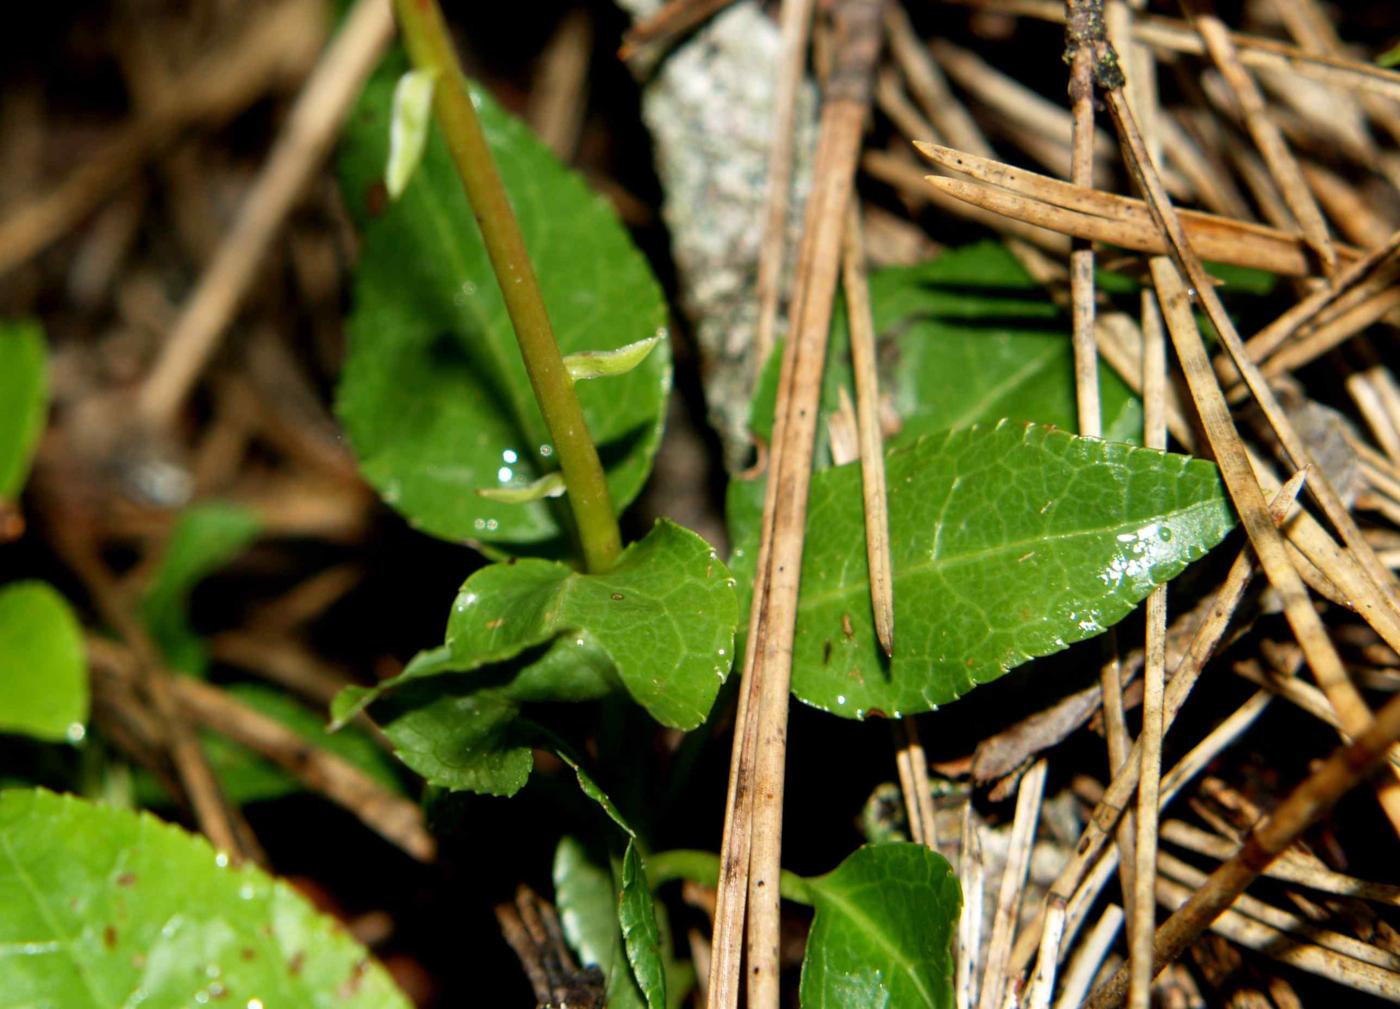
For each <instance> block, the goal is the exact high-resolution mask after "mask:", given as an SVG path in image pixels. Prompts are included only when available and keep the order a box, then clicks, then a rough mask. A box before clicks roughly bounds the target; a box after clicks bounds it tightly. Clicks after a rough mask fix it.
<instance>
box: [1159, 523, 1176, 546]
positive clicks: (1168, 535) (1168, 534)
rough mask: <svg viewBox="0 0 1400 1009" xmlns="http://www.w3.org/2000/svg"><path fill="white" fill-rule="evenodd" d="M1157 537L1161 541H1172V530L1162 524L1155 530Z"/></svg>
mask: <svg viewBox="0 0 1400 1009" xmlns="http://www.w3.org/2000/svg"><path fill="white" fill-rule="evenodd" d="M1157 538H1158V539H1159V540H1161V541H1162V542H1163V543H1170V542H1171V541H1172V531H1171V530H1170V529H1168V528H1167V527H1166V526H1162V527H1161V528H1160V529H1158V530H1157Z"/></svg>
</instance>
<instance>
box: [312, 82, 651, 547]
mask: <svg viewBox="0 0 1400 1009" xmlns="http://www.w3.org/2000/svg"><path fill="white" fill-rule="evenodd" d="M403 69H404V63H403V60H402V58H401V57H399V56H395V57H392V58H390V59H389V60H387V61H386V62H385V64H384V65H383V66H382V67H381V68H380V70H379V71H378V73H376V75H375V76H374V78H373V80H371V82H370V84H369V85H368V86H367V88H366V89H365V92H364V95H363V96H362V98H361V99H360V102H359V105H358V106H357V108H356V110H355V112H354V114H353V115H352V117H351V119H350V122H349V124H348V126H347V128H346V133H345V140H344V145H343V156H342V158H341V162H340V167H341V179H342V183H343V187H344V191H345V195H346V202H347V204H348V205H349V206H350V208H351V211H352V213H353V214H354V215H355V217H356V220H357V223H358V224H359V226H360V228H361V230H362V231H363V234H364V244H363V247H362V250H361V255H360V263H359V267H358V269H357V271H356V284H355V307H354V312H353V314H352V316H351V318H350V320H349V323H348V333H349V341H350V345H349V356H348V358H347V361H346V366H345V371H344V373H343V375H342V377H341V382H340V388H339V390H338V395H337V409H338V411H339V413H340V416H341V418H342V420H343V421H344V423H345V427H346V430H347V431H348V432H349V435H350V439H351V442H352V443H353V445H354V448H355V451H356V453H357V455H358V456H359V459H360V465H361V469H362V471H363V473H364V474H365V476H366V478H367V479H368V480H369V481H370V483H371V484H373V485H374V487H375V489H376V490H378V491H379V493H380V494H381V495H382V496H383V498H384V500H385V501H387V502H388V503H389V504H390V505H391V506H393V507H394V508H395V509H397V510H398V511H399V512H400V513H401V514H402V515H403V516H404V517H405V518H407V519H408V521H409V522H411V523H412V524H413V525H415V526H416V527H418V528H420V529H422V530H424V531H426V532H429V533H432V534H434V535H437V536H441V537H444V538H447V539H452V540H458V541H483V542H489V543H495V544H500V545H510V544H515V545H521V544H539V543H543V542H547V541H556V540H559V539H560V538H561V537H562V530H563V527H562V526H561V525H560V522H559V516H560V514H561V512H560V511H559V510H558V509H559V507H560V506H559V505H557V504H551V503H549V502H545V501H536V502H532V503H529V504H504V503H501V502H498V501H491V500H489V499H485V498H481V497H478V496H477V495H476V493H475V491H476V490H478V489H480V488H488V487H502V486H514V485H516V484H527V483H530V482H532V481H534V480H536V479H538V478H539V477H541V476H543V475H544V474H545V473H547V472H550V471H552V470H554V469H556V468H557V467H556V466H555V464H554V460H553V458H552V455H553V449H552V446H551V445H550V439H549V436H548V432H547V430H546V428H545V425H544V420H543V418H542V417H541V415H540V412H539V409H538V407H537V406H536V405H535V400H534V395H533V393H532V392H531V389H530V384H529V382H528V380H527V379H526V376H525V370H524V365H523V364H522V363H521V360H520V352H519V350H518V348H517V346H516V342H515V336H514V332H513V330H512V328H511V324H510V320H509V318H508V316H507V315H506V311H505V306H504V304H503V302H502V300H501V295H500V291H499V289H498V287H497V284H496V279H495V275H494V273H493V272H492V270H491V266H490V263H489V260H488V259H487V256H486V251H485V248H484V247H483V245H482V241H481V237H480V234H479V232H478V230H477V226H476V222H475V220H474V219H473V216H472V212H471V208H470V207H469V206H468V204H467V200H466V196H465V195H464V194H463V192H462V187H461V183H460V182H459V181H458V179H457V176H456V173H455V171H454V169H453V166H452V163H451V159H450V158H449V156H448V153H447V150H446V148H445V146H444V145H443V143H442V139H441V137H440V136H439V135H438V134H437V131H436V130H435V129H434V130H433V131H432V134H431V135H430V136H429V138H428V145H427V150H426V152H425V154H424V156H423V162H422V164H421V165H420V166H419V168H418V171H416V172H415V173H414V175H413V178H412V180H411V181H410V182H409V184H408V186H407V188H406V189H405V190H404V193H403V195H402V197H401V198H400V199H399V200H398V201H397V202H395V203H393V204H392V205H390V206H387V207H384V206H381V204H382V203H383V202H384V201H383V199H382V189H381V188H380V187H381V183H380V182H379V179H380V176H381V173H382V171H383V168H384V164H385V159H386V145H387V141H388V132H389V131H388V126H389V119H390V101H391V93H392V91H393V88H394V82H395V80H396V78H397V76H398V73H399V72H400V71H401V70H403ZM473 94H474V96H475V99H476V101H477V108H478V111H479V113H480V115H481V120H482V126H483V128H484V129H485V131H486V136H487V140H488V142H489V143H490V145H491V148H492V151H493V153H494V154H495V157H496V159H497V162H498V164H499V166H500V169H501V175H502V177H503V178H504V181H505V185H506V189H507V191H508V192H509V194H510V197H511V201H512V203H513V205H514V207H515V210H516V213H517V214H518V216H519V219H520V225H521V229H522V230H523V232H524V237H525V245H526V247H527V249H528V250H529V253H530V259H531V261H532V263H533V264H534V267H535V272H536V273H537V275H538V276H539V281H540V286H541V288H542V290H543V294H544V300H545V303H546V305H547V306H548V309H549V313H550V318H551V320H552V322H553V325H554V332H555V336H556V338H557V340H558V343H559V347H560V350H561V352H562V353H564V354H572V353H578V352H581V351H597V350H612V349H615V348H618V347H622V346H625V345H627V344H631V343H635V342H636V341H639V340H645V339H648V338H651V337H654V336H657V335H664V333H665V323H666V307H665V301H664V299H663V297H662V294H661V290H660V288H659V287H658V286H657V284H656V281H655V279H654V278H653V277H652V275H651V272H650V269H649V268H648V266H647V263H646V260H645V259H644V258H643V257H642V255H641V254H640V253H639V252H638V251H637V250H636V249H635V248H634V247H633V245H632V244H631V241H630V240H629V238H628V237H627V234H626V232H625V231H624V229H623V228H622V226H621V225H620V224H619V222H618V221H617V219H616V218H615V216H614V215H613V213H612V210H611V209H610V207H609V206H608V205H607V203H606V202H605V201H604V200H603V199H602V198H600V197H599V196H597V195H596V194H594V193H592V192H590V191H589V190H588V188H587V187H586V186H585V185H584V183H583V182H582V180H581V179H580V178H579V177H578V176H577V175H575V174H574V173H572V172H570V171H569V170H567V169H565V168H564V167H563V166H562V165H560V164H559V163H558V162H557V161H556V160H555V159H554V157H553V155H552V154H550V153H549V151H548V150H547V149H546V148H545V146H544V145H543V144H542V143H541V142H540V141H539V140H538V139H537V138H536V137H534V136H533V135H532V134H531V133H530V132H529V131H528V130H527V129H526V128H525V126H524V125H522V124H521V123H520V122H518V121H517V120H515V119H514V118H512V117H510V116H508V115H506V114H505V113H504V112H502V111H501V109H500V108H499V107H498V106H497V105H496V104H495V102H493V101H492V100H491V99H490V98H489V96H487V95H486V94H485V93H484V92H481V91H480V90H475V91H474V92H473ZM670 381H671V363H670V353H669V349H668V348H667V347H666V346H665V345H664V341H663V346H660V347H658V348H657V349H656V350H655V351H653V352H652V353H651V354H650V355H648V356H647V358H646V359H645V360H644V361H642V362H641V364H640V365H638V367H636V368H635V369H634V370H632V371H630V372H628V373H627V374H625V375H619V376H616V377H614V378H611V379H610V380H609V381H607V382H591V383H586V384H583V385H580V386H579V387H578V396H579V400H580V403H581V404H582V407H583V412H584V416H585V417H586V418H587V421H588V426H589V430H590V431H591V432H592V434H593V437H594V439H595V441H596V442H597V443H598V445H599V451H600V454H601V456H602V459H603V462H604V465H605V467H606V469H607V477H608V487H609V489H610V490H611V492H612V498H613V503H614V505H615V506H616V507H617V508H618V509H619V510H620V509H621V508H623V507H624V506H626V505H627V503H628V502H630V501H631V500H632V499H633V498H634V497H635V496H636V494H637V492H638V491H639V490H640V489H641V486H642V484H643V482H644V481H645V480H646V476H647V473H648V472H649V470H650V468H651V458H652V455H653V454H654V453H655V451H656V446H657V444H658V442H659V440H660V433H661V422H662V416H663V413H664V406H665V400H666V395H667V392H668V390H669V389H670Z"/></svg>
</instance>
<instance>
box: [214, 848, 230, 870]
mask: <svg viewBox="0 0 1400 1009" xmlns="http://www.w3.org/2000/svg"><path fill="white" fill-rule="evenodd" d="M214 864H215V865H217V866H218V867H219V868H220V869H227V868H228V856H227V855H225V854H224V853H223V852H222V851H221V852H219V853H218V854H217V855H215V856H214Z"/></svg>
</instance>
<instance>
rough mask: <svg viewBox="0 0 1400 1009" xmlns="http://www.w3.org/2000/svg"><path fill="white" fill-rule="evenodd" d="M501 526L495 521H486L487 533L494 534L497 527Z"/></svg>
mask: <svg viewBox="0 0 1400 1009" xmlns="http://www.w3.org/2000/svg"><path fill="white" fill-rule="evenodd" d="M499 525H500V523H499V522H497V521H496V520H495V519H487V520H486V531H487V532H493V531H495V529H496V527H497V526H499Z"/></svg>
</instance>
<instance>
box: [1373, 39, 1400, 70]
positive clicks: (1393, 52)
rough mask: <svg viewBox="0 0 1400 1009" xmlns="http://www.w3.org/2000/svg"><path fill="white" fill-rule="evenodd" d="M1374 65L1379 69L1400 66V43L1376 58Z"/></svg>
mask: <svg viewBox="0 0 1400 1009" xmlns="http://www.w3.org/2000/svg"><path fill="white" fill-rule="evenodd" d="M1376 65H1377V66H1381V67H1394V66H1400V42H1397V43H1396V44H1395V45H1393V46H1391V47H1390V48H1389V49H1387V50H1386V51H1385V52H1383V53H1381V54H1380V55H1379V56H1377V57H1376Z"/></svg>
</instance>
